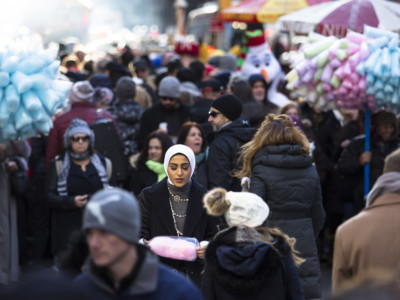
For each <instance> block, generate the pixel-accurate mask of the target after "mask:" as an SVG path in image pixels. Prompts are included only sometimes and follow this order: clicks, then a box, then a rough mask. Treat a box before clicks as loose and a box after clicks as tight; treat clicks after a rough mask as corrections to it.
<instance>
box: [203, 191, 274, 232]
mask: <svg viewBox="0 0 400 300" xmlns="http://www.w3.org/2000/svg"><path fill="white" fill-rule="evenodd" d="M203 201H204V207H205V208H206V210H207V213H208V214H209V215H212V216H221V215H224V216H225V220H226V222H227V223H228V225H229V227H232V226H239V225H246V226H249V227H257V226H261V225H262V224H263V223H264V222H265V220H266V219H267V218H268V215H269V207H268V205H267V203H265V201H264V200H263V199H262V198H261V197H259V196H257V195H256V194H253V193H248V192H227V191H226V190H225V189H223V188H215V189H213V190H211V191H209V192H208V193H207V194H206V195H205V196H204V199H203Z"/></svg>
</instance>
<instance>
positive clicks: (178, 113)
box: [137, 76, 189, 148]
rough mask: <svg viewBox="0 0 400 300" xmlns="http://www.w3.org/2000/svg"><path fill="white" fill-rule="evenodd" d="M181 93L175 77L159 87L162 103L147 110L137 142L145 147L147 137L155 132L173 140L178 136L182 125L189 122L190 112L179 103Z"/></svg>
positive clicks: (141, 122)
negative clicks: (159, 132)
mask: <svg viewBox="0 0 400 300" xmlns="http://www.w3.org/2000/svg"><path fill="white" fill-rule="evenodd" d="M180 95H181V93H180V90H179V81H178V79H176V78H175V77H173V76H166V77H165V78H163V79H162V80H161V82H160V85H159V87H158V96H159V98H160V103H158V104H156V105H154V106H152V107H150V108H149V109H147V110H146V111H145V112H144V113H143V115H142V118H141V121H140V131H139V135H138V138H137V142H138V145H139V147H140V148H142V147H143V143H144V140H145V139H146V137H147V135H149V134H150V133H151V132H153V131H162V132H165V133H167V134H168V135H169V136H170V137H171V138H172V139H173V140H174V138H175V139H176V137H177V136H178V132H179V129H180V128H181V126H182V124H183V123H185V122H186V121H188V120H189V110H188V108H187V107H186V106H184V105H183V104H181V102H180V101H179V97H180Z"/></svg>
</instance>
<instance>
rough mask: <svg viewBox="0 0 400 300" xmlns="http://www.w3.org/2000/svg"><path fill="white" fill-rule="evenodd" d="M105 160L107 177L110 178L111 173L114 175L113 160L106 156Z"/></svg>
mask: <svg viewBox="0 0 400 300" xmlns="http://www.w3.org/2000/svg"><path fill="white" fill-rule="evenodd" d="M104 160H105V161H106V173H107V179H108V180H110V178H111V175H112V163H111V160H110V159H108V158H107V157H104Z"/></svg>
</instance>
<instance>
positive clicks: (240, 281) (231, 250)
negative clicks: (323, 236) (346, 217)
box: [202, 226, 304, 300]
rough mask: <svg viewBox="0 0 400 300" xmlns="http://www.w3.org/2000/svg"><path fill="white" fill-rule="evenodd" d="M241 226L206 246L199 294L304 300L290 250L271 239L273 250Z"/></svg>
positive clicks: (276, 239) (227, 297) (226, 231)
mask: <svg viewBox="0 0 400 300" xmlns="http://www.w3.org/2000/svg"><path fill="white" fill-rule="evenodd" d="M249 230H252V229H248V228H247V227H245V226H240V227H231V228H229V229H227V230H223V231H221V232H220V233H219V234H217V236H216V237H215V238H214V239H213V241H212V242H211V243H210V244H209V245H208V247H207V251H206V268H205V272H204V276H203V282H202V291H203V293H204V296H205V298H206V299H207V300H211V299H218V300H224V299H251V300H257V299H274V300H279V299H304V296H303V292H302V289H301V285H300V280H299V276H298V274H297V271H296V267H295V265H294V262H293V259H292V256H291V254H290V248H289V246H288V245H287V244H286V242H285V241H284V240H283V238H282V237H274V238H275V241H276V243H275V244H274V248H275V249H274V248H273V247H272V246H271V245H270V244H267V243H265V242H262V241H260V240H256V239H255V238H254V235H257V234H258V233H257V232H256V231H255V230H252V232H251V233H252V234H253V236H251V235H250V232H249Z"/></svg>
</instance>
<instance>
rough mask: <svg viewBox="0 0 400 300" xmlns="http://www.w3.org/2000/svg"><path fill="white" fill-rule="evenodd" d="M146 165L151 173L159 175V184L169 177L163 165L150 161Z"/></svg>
mask: <svg viewBox="0 0 400 300" xmlns="http://www.w3.org/2000/svg"><path fill="white" fill-rule="evenodd" d="M145 164H146V166H147V167H148V168H149V169H150V170H151V171H153V172H154V173H156V174H157V175H158V177H157V182H160V181H161V180H163V179H164V178H165V177H166V176H167V174H166V173H165V170H164V165H163V164H162V163H160V162H158V161H154V160H151V159H148V160H147V161H146V163H145Z"/></svg>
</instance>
